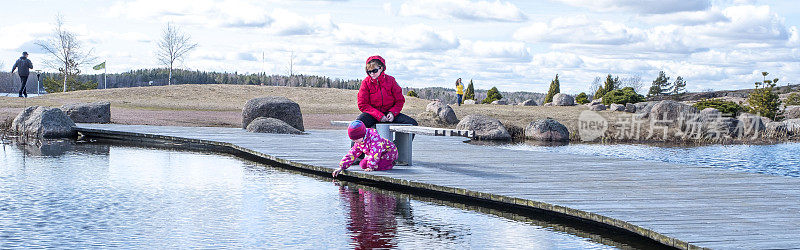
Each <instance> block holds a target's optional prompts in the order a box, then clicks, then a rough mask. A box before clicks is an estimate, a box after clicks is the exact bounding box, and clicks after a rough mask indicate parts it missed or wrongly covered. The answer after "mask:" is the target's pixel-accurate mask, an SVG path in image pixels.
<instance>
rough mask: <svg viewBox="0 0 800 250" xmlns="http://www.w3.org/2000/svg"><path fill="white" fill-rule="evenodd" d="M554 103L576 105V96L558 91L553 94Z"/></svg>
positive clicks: (557, 104)
mask: <svg viewBox="0 0 800 250" xmlns="http://www.w3.org/2000/svg"><path fill="white" fill-rule="evenodd" d="M553 105H555V106H573V105H575V98H573V97H572V96H570V95H567V94H564V93H558V94H556V95H554V96H553Z"/></svg>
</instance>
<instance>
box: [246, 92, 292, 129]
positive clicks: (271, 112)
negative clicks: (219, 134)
mask: <svg viewBox="0 0 800 250" xmlns="http://www.w3.org/2000/svg"><path fill="white" fill-rule="evenodd" d="M258 117H272V118H276V119H278V120H281V121H284V122H286V123H288V124H289V125H291V126H292V127H294V128H296V129H297V130H300V131H304V130H305V129H304V128H303V114H302V113H300V105H298V104H297V103H296V102H293V101H292V100H289V99H288V98H286V97H282V96H269V97H260V98H254V99H250V100H249V101H247V103H246V104H245V105H244V108H242V128H244V129H246V128H247V125H249V124H250V122H252V121H253V120H255V119H256V118H258Z"/></svg>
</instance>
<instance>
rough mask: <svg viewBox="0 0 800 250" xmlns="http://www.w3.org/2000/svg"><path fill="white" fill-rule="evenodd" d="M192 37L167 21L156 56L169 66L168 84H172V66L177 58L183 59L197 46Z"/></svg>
mask: <svg viewBox="0 0 800 250" xmlns="http://www.w3.org/2000/svg"><path fill="white" fill-rule="evenodd" d="M191 39H192V37H191V36H189V35H187V34H185V33H183V32H181V30H180V29H179V28H178V27H174V26H173V25H172V23H167V26H166V27H165V28H164V31H163V33H162V34H161V41H159V42H158V48H157V51H156V57H157V58H158V61H160V62H161V63H163V64H164V65H165V66H168V67H169V79H168V80H167V85H172V68H173V66H174V64H175V61H176V60H183V56H185V55H186V54H187V53H189V52H190V51H192V50H193V49H195V48H197V44H196V43H192V41H191Z"/></svg>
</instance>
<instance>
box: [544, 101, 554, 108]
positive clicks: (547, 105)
mask: <svg viewBox="0 0 800 250" xmlns="http://www.w3.org/2000/svg"><path fill="white" fill-rule="evenodd" d="M542 106H545V107H550V106H555V105H553V103H552V102H548V103H545V104H542Z"/></svg>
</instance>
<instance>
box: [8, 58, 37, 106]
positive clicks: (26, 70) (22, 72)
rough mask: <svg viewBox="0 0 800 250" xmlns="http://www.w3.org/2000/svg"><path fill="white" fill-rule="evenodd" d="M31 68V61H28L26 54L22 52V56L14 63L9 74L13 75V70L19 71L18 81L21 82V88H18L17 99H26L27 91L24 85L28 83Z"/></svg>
mask: <svg viewBox="0 0 800 250" xmlns="http://www.w3.org/2000/svg"><path fill="white" fill-rule="evenodd" d="M32 68H33V63H32V62H31V60H28V52H22V56H21V57H20V58H19V59H17V62H16V63H14V68H12V69H11V74H14V70H16V69H19V71H18V72H19V80H20V81H22V87H20V88H19V97H23V95H24V96H25V97H28V91H26V90H25V84H26V83H28V75H30V73H31V71H30V69H32Z"/></svg>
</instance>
